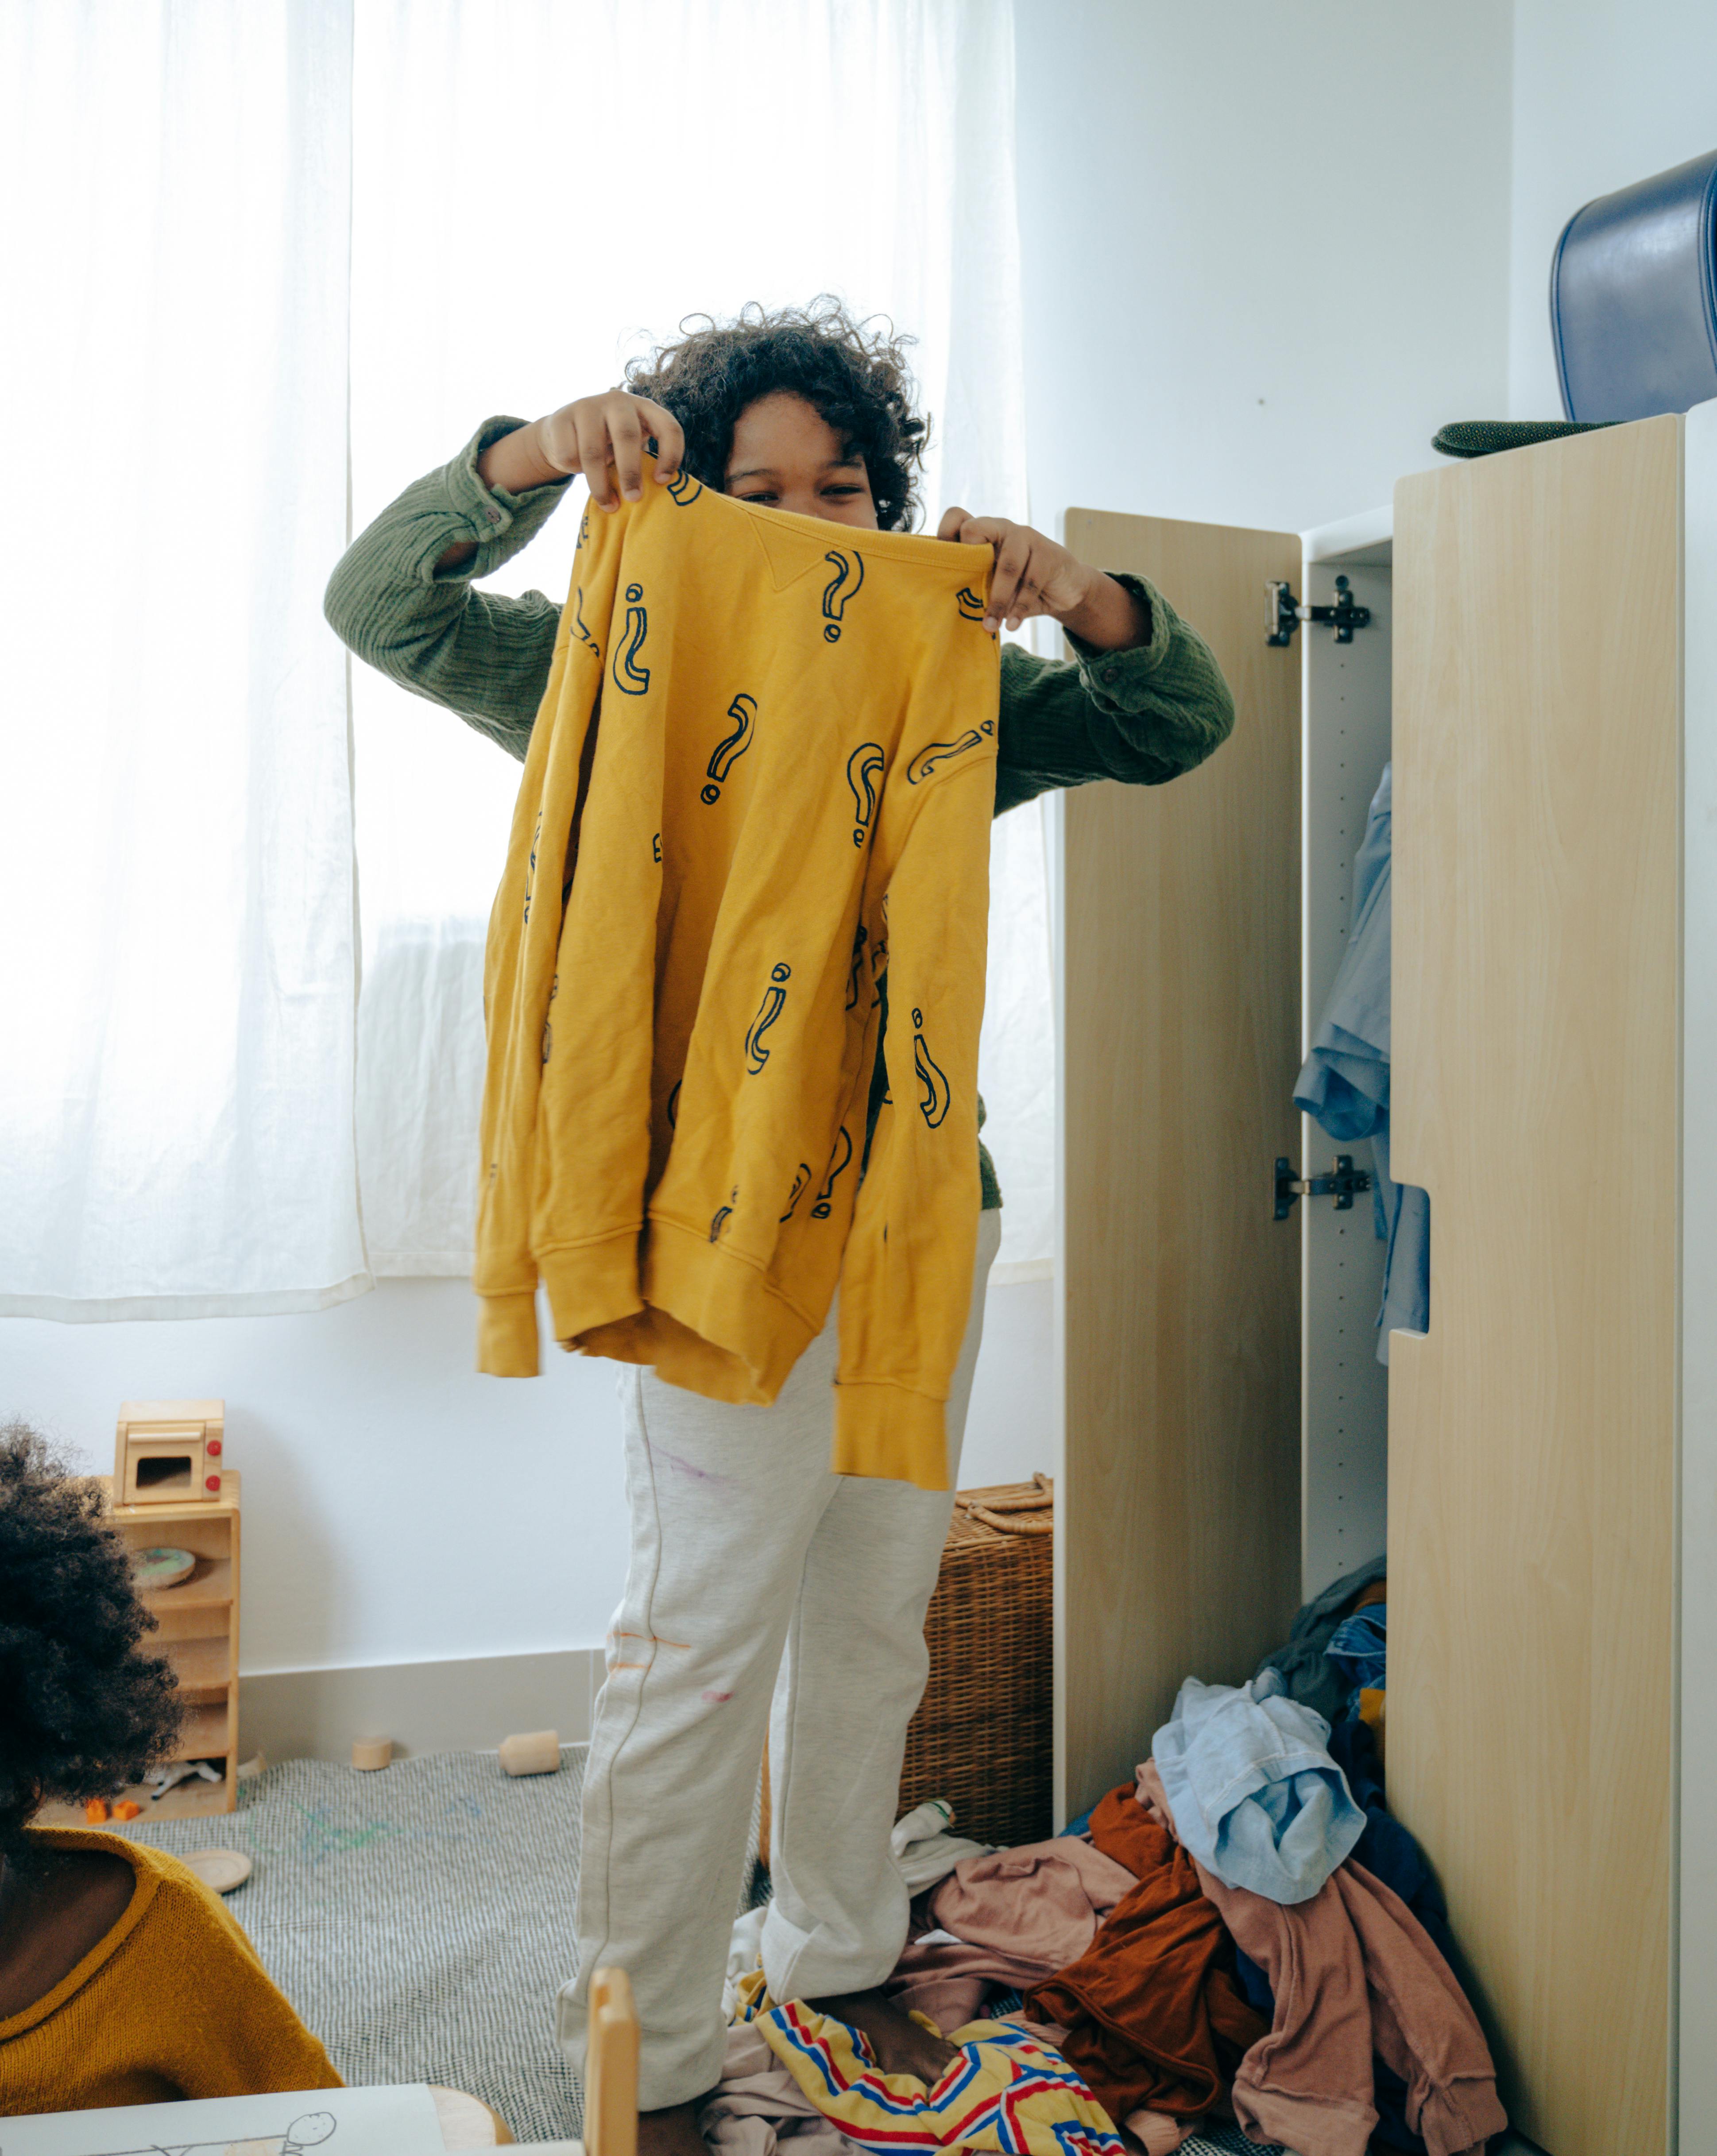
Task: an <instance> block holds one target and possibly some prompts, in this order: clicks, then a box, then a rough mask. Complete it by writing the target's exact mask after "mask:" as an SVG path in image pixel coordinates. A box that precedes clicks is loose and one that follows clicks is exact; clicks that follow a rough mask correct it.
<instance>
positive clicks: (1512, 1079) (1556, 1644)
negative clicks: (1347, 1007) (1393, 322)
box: [1388, 418, 1709, 2156]
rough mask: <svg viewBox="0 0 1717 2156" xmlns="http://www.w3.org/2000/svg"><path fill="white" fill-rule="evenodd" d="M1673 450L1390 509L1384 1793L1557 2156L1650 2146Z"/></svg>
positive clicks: (1658, 2082)
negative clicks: (1412, 1297) (1396, 1268)
mask: <svg viewBox="0 0 1717 2156" xmlns="http://www.w3.org/2000/svg"><path fill="white" fill-rule="evenodd" d="M1681 425H1682V423H1681V422H1680V421H1679V420H1678V419H1676V418H1659V419H1651V420H1646V421H1642V422H1641V423H1638V424H1637V425H1633V426H1628V427H1620V428H1617V429H1613V430H1612V431H1607V432H1605V433H1602V434H1591V435H1586V436H1582V437H1578V438H1576V439H1570V440H1567V441H1563V442H1559V443H1555V444H1547V445H1545V446H1543V447H1540V448H1537V449H1524V450H1521V451H1519V452H1516V453H1514V454H1509V455H1506V456H1497V457H1492V458H1489V459H1485V460H1484V461H1483V462H1481V463H1478V464H1474V465H1465V466H1461V467H1457V468H1452V469H1447V470H1441V471H1436V472H1426V473H1421V474H1420V475H1417V476H1416V477H1415V478H1412V479H1409V480H1403V481H1402V483H1401V485H1400V486H1399V487H1398V488H1397V490H1396V511H1395V834H1394V835H1395V870H1394V874H1395V952H1394V960H1395V967H1394V970H1395V1039H1394V1047H1395V1066H1394V1096H1393V1109H1392V1122H1393V1132H1392V1136H1393V1151H1394V1159H1393V1167H1394V1172H1395V1173H1396V1175H1397V1176H1398V1177H1400V1178H1401V1180H1402V1181H1403V1182H1406V1183H1421V1184H1423V1185H1424V1187H1425V1188H1427V1190H1428V1191H1429V1193H1430V1195H1431V1230H1432V1281H1431V1329H1430V1332H1429V1333H1428V1334H1427V1335H1426V1336H1424V1337H1410V1336H1407V1335H1405V1334H1397V1335H1396V1337H1395V1339H1394V1341H1393V1342H1392V1347H1391V1364H1390V1488H1389V1542H1390V1552H1389V1605H1390V1606H1389V1736H1388V1755H1389V1756H1388V1776H1389V1795H1390V1803H1391V1807H1392V1809H1395V1810H1396V1812H1398V1814H1399V1815H1400V1816H1401V1819H1402V1820H1404V1821H1405V1822H1406V1825H1408V1826H1409V1827H1410V1828H1411V1830H1412V1831H1413V1832H1414V1833H1415V1834H1416V1835H1418V1837H1419V1838H1420V1840H1421V1841H1422V1842H1423V1843H1424V1845H1425V1846H1426V1848H1427V1851H1428V1852H1429V1853H1430V1856H1431V1857H1432V1861H1433V1862H1434V1863H1435V1865H1436V1866H1437V1871H1438V1872H1439V1873H1440V1875H1441V1876H1442V1881H1443V1883H1444V1886H1445V1887H1446V1888H1447V1893H1448V1898H1449V1907H1450V1917H1451V1919H1452V1924H1453V1928H1454V1933H1455V1936H1456V1938H1457V1939H1458V1940H1459V1941H1460V1943H1461V1945H1462V1948H1463V1950H1464V1952H1465V1953H1466V1955H1467V1957H1468V1959H1469V1961H1470V1963H1471V1967H1472V1970H1473V1975H1474V1977H1475V1979H1476V1983H1477V1989H1478V1997H1479V1999H1481V2001H1482V2003H1483V2006H1484V2008H1485V2010H1486V2011H1487V2013H1488V2019H1489V2022H1490V2027H1491V2031H1492V2035H1493V2040H1494V2041H1495V2043H1496V2047H1497V2052H1498V2063H1499V2068H1500V2069H1501V2071H1502V2076H1503V2082H1504V2090H1503V2093H1504V2102H1506V2103H1507V2105H1508V2107H1509V2112H1510V2114H1511V2116H1512V2117H1514V2121H1515V2123H1517V2125H1518V2126H1519V2128H1520V2129H1521V2130H1522V2131H1523V2132H1524V2133H1526V2134H1528V2135H1529V2136H1530V2137H1531V2138H1532V2139H1533V2140H1535V2141H1536V2142H1539V2143H1542V2144H1543V2145H1544V2146H1545V2148H1548V2149H1550V2150H1551V2151H1553V2152H1554V2156H1647V2152H1650V2156H1663V2150H1664V2148H1665V2147H1666V2144H1667V2137H1668V2133H1669V2123H1668V2098H1667V2091H1668V2060H1669V2028H1670V2020H1669V2016H1670V1925H1669V1894H1670V1881H1671V1871H1672V1864H1671V1852H1672V1827H1673V1788H1674V1782H1673V1770H1674V1763H1675V1747H1674V1741H1673V1721H1672V1712H1673V1690H1672V1686H1673V1655H1674V1650H1675V1624H1674V1617H1673V1562H1672V1553H1673V1532H1674V1512H1675V1446H1676V1414H1677V1402H1676V1378H1675V1373H1676V1352H1677V1342H1676V1312H1677V1286H1678V1281H1677V1236H1678V1220H1677V1201H1678V1131H1677V1055H1678V1028H1679V995H1680V988H1679V955H1678V949H1679V947H1678V937H1679V923H1678V894H1679V869H1680V850H1679V830H1680V819H1679V757H1680V735H1681V710H1680V649H1679V638H1680V608H1681V585H1680V578H1681V565H1680V514H1681V500H1680V490H1681ZM1708 1107H1709V1103H1704V1104H1701V1111H1702V1112H1703V1111H1705V1110H1706V1109H1708Z"/></svg>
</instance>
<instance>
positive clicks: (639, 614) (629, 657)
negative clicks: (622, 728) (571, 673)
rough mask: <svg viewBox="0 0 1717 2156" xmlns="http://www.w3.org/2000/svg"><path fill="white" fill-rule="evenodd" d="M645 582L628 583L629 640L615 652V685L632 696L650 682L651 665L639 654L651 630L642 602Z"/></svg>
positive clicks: (641, 690) (627, 634) (642, 691)
mask: <svg viewBox="0 0 1717 2156" xmlns="http://www.w3.org/2000/svg"><path fill="white" fill-rule="evenodd" d="M643 598H644V587H643V585H642V584H628V585H627V587H626V641H625V645H624V646H623V647H622V648H621V649H619V650H617V651H616V652H615V653H614V686H615V688H617V689H621V690H625V693H626V695H627V696H642V695H643V694H644V692H645V690H646V689H647V688H648V687H649V686H650V669H649V668H648V667H647V666H640V665H639V664H638V654H639V653H640V651H641V650H642V649H643V648H644V639H645V637H646V636H648V635H649V634H650V616H649V614H648V613H646V612H645V608H644V605H643Z"/></svg>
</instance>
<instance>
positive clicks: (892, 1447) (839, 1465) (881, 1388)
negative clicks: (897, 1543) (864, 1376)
mask: <svg viewBox="0 0 1717 2156" xmlns="http://www.w3.org/2000/svg"><path fill="white" fill-rule="evenodd" d="M830 1465H831V1466H833V1468H834V1471H835V1473H836V1474H837V1475H862V1476H870V1477H872V1478H874V1479H876V1480H879V1481H887V1482H910V1483H912V1485H913V1486H915V1487H916V1488H918V1489H920V1490H945V1489H947V1487H948V1414H947V1406H946V1403H945V1402H943V1401H942V1400H938V1399H931V1397H930V1396H929V1394H928V1393H915V1392H913V1391H912V1389H910V1388H909V1387H907V1386H906V1385H894V1384H890V1383H887V1381H886V1380H884V1381H871V1382H865V1381H862V1380H861V1381H860V1382H859V1383H852V1384H848V1383H843V1382H841V1380H840V1379H838V1378H837V1379H836V1381H835V1456H834V1459H833V1460H832V1461H831V1463H830Z"/></svg>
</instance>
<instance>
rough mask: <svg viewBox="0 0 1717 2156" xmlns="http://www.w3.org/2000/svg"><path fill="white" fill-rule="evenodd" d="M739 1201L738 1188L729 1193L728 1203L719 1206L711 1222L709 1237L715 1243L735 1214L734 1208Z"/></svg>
mask: <svg viewBox="0 0 1717 2156" xmlns="http://www.w3.org/2000/svg"><path fill="white" fill-rule="evenodd" d="M738 1203H739V1193H738V1191H737V1190H734V1191H730V1192H729V1193H728V1196H727V1204H725V1205H723V1206H721V1207H718V1208H717V1212H716V1217H715V1218H714V1219H713V1220H712V1221H711V1222H710V1224H709V1239H710V1240H711V1242H712V1243H713V1242H717V1241H719V1240H720V1238H721V1233H722V1229H723V1228H725V1227H726V1226H727V1221H728V1219H729V1218H730V1216H731V1215H732V1214H733V1208H734V1207H735V1206H736V1205H737V1204H738Z"/></svg>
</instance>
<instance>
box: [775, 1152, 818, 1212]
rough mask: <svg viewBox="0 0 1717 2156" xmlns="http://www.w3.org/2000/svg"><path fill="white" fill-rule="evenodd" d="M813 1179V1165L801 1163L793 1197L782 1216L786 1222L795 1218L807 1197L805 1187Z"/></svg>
mask: <svg viewBox="0 0 1717 2156" xmlns="http://www.w3.org/2000/svg"><path fill="white" fill-rule="evenodd" d="M810 1179H811V1164H810V1162H809V1161H808V1160H802V1161H800V1163H799V1173H798V1174H797V1175H795V1176H794V1178H793V1195H792V1196H791V1197H790V1198H789V1199H788V1201H787V1210H786V1211H785V1212H784V1214H782V1215H781V1218H782V1219H783V1220H784V1221H785V1220H790V1219H792V1218H793V1214H794V1209H795V1208H796V1206H797V1205H798V1204H799V1199H801V1198H802V1197H803V1196H804V1195H805V1185H806V1183H809V1182H810Z"/></svg>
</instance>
